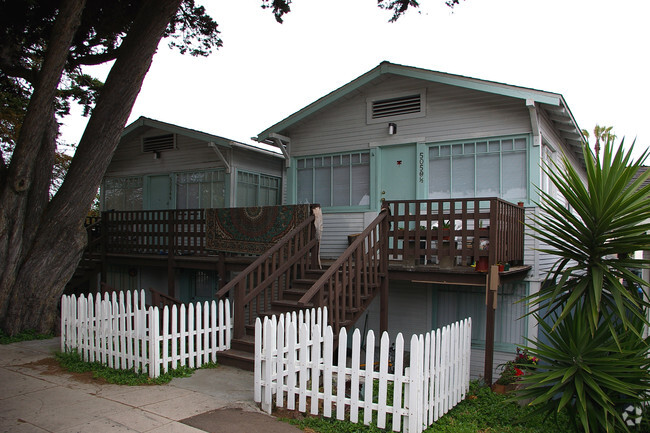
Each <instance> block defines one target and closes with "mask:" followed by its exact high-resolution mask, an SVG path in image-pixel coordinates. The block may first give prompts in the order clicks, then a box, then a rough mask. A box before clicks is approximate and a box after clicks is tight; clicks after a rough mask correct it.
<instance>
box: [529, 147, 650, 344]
mask: <svg viewBox="0 0 650 433" xmlns="http://www.w3.org/2000/svg"><path fill="white" fill-rule="evenodd" d="M632 149H633V146H632V147H631V148H630V149H629V150H628V151H627V152H625V151H624V149H623V143H622V142H621V145H620V146H619V147H618V149H617V150H616V151H614V149H613V144H612V142H611V141H609V142H608V143H607V144H606V145H605V148H604V152H603V157H602V160H601V159H600V158H594V156H593V154H592V153H591V151H590V150H589V149H588V148H586V147H585V148H584V150H583V156H584V160H585V165H586V172H587V178H586V179H585V182H583V178H581V176H580V174H579V173H578V172H577V171H576V169H575V168H574V167H573V166H572V165H571V164H570V162H569V160H568V159H567V158H566V156H565V157H563V159H562V163H560V164H557V163H554V164H553V165H552V166H548V167H544V171H545V173H546V174H547V175H548V176H549V178H550V179H551V181H552V183H553V184H554V185H555V187H556V188H557V190H558V193H559V195H560V196H562V197H563V200H562V199H558V198H557V197H556V196H553V195H550V194H548V193H547V192H545V191H541V190H540V191H539V193H540V196H541V198H542V199H541V203H537V205H538V206H539V207H540V209H541V212H540V214H539V216H537V217H536V218H535V223H536V224H535V225H529V226H528V227H529V228H530V229H531V230H532V231H533V236H534V237H535V238H537V239H539V240H540V241H541V242H542V243H543V244H546V245H547V247H546V248H542V249H540V250H541V251H543V252H547V253H550V254H553V255H555V256H557V257H558V259H557V261H556V262H555V264H554V266H553V267H552V269H551V271H550V272H549V274H548V276H547V278H546V281H545V282H544V284H543V285H542V288H541V289H540V291H539V292H538V293H536V294H534V295H533V296H531V297H530V298H529V299H528V301H529V306H531V307H533V308H532V310H531V313H536V312H540V311H546V313H545V315H549V314H551V313H553V312H559V314H558V316H557V319H556V321H555V325H557V324H558V323H559V322H561V321H562V320H564V318H566V317H567V316H568V314H570V313H571V312H572V311H573V310H574V308H577V307H578V306H579V307H580V308H581V309H583V310H584V314H586V319H587V320H588V324H589V329H590V332H591V333H592V334H594V333H595V332H596V329H597V328H598V327H599V326H601V325H605V326H607V327H609V329H610V332H611V333H612V335H613V336H616V332H615V330H614V328H613V320H611V319H612V317H610V316H611V315H612V314H613V315H614V316H616V317H618V318H619V319H620V320H622V322H623V324H624V325H625V327H627V326H628V325H629V317H630V313H632V315H636V316H638V317H639V318H640V319H642V320H645V318H644V317H643V313H642V310H643V308H646V307H648V305H649V304H648V302H647V299H646V298H644V297H639V296H636V293H635V292H636V290H635V289H633V287H635V286H636V287H645V286H647V285H648V284H647V283H646V282H645V281H644V280H643V279H641V278H640V277H639V276H637V275H636V274H634V273H633V272H632V271H631V269H634V268H637V269H638V268H644V267H647V264H648V262H647V261H644V260H640V259H635V258H634V256H633V254H634V252H635V251H640V250H649V249H650V234H648V232H649V231H650V184H648V185H645V186H644V185H643V183H644V181H645V180H646V179H648V176H650V170H647V171H643V170H642V171H643V174H641V175H640V176H639V177H638V178H636V180H634V176H635V175H636V174H637V172H638V171H639V168H641V167H642V164H643V162H644V161H645V159H646V158H647V156H648V151H647V150H646V151H645V152H644V153H643V154H642V156H641V157H640V158H638V159H637V160H636V161H633V160H632ZM603 314H604V315H606V317H605V318H604V319H606V320H603V317H602V315H603Z"/></svg>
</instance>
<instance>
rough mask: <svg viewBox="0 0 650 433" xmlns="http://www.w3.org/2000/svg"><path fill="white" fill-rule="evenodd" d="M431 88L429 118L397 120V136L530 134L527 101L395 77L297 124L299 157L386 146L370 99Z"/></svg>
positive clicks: (294, 142) (294, 147)
mask: <svg viewBox="0 0 650 433" xmlns="http://www.w3.org/2000/svg"><path fill="white" fill-rule="evenodd" d="M422 88H426V101H427V104H426V117H420V118H413V119H404V120H399V121H397V122H396V123H397V136H395V138H396V139H397V138H399V139H402V138H404V137H409V136H411V137H423V138H424V139H425V140H426V141H427V142H438V141H447V140H457V139H466V138H476V137H488V136H499V135H510V134H521V133H529V132H530V130H531V127H530V116H529V114H528V110H527V108H526V105H525V103H524V101H522V100H517V99H513V98H507V97H503V96H498V95H493V94H489V93H484V92H479V91H474V90H470V89H463V88H458V87H454V86H448V85H443V84H439V83H426V82H424V81H421V80H417V79H411V78H405V77H390V78H389V79H387V80H384V81H382V82H381V83H379V84H376V85H373V86H370V87H366V88H363V89H361V90H360V91H359V92H357V93H356V94H355V95H354V96H352V97H350V98H347V99H343V100H341V101H339V102H337V103H335V104H332V105H331V106H329V107H327V108H326V109H324V110H323V111H322V112H319V113H318V114H317V115H315V116H313V117H310V118H308V119H306V120H305V121H304V122H302V123H299V124H297V125H295V126H294V127H293V128H291V130H289V131H288V132H287V134H288V135H289V136H290V137H291V152H292V155H293V156H302V155H310V154H319V153H330V152H344V151H349V150H355V149H363V148H367V147H368V143H371V142H386V141H387V139H388V138H389V136H388V135H387V129H386V128H387V125H388V122H389V120H390V119H388V118H387V120H386V122H382V123H373V124H366V99H368V98H373V97H375V96H379V95H381V94H385V93H386V92H391V93H393V92H396V93H399V92H402V91H403V92H409V91H418V90H420V89H422Z"/></svg>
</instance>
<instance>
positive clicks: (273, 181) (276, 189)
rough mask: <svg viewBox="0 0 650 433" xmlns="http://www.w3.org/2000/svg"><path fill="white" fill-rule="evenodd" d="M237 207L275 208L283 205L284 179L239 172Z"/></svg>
mask: <svg viewBox="0 0 650 433" xmlns="http://www.w3.org/2000/svg"><path fill="white" fill-rule="evenodd" d="M236 189H237V191H236V193H235V197H236V203H235V205H236V206H239V207H245V206H275V205H279V204H281V200H282V199H281V197H282V178H280V177H278V176H270V175H267V174H262V173H256V172H251V171H246V170H237V183H236Z"/></svg>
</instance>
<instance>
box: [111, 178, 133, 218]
mask: <svg viewBox="0 0 650 433" xmlns="http://www.w3.org/2000/svg"><path fill="white" fill-rule="evenodd" d="M104 209H106V210H108V209H114V210H122V211H124V210H142V178H140V177H131V178H108V179H106V180H105V181H104Z"/></svg>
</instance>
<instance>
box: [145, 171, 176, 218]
mask: <svg viewBox="0 0 650 433" xmlns="http://www.w3.org/2000/svg"><path fill="white" fill-rule="evenodd" d="M147 186H148V188H147V200H146V203H147V209H149V210H158V209H171V208H172V205H173V203H172V180H171V176H169V175H168V174H162V175H156V176H149V177H148V178H147Z"/></svg>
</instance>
